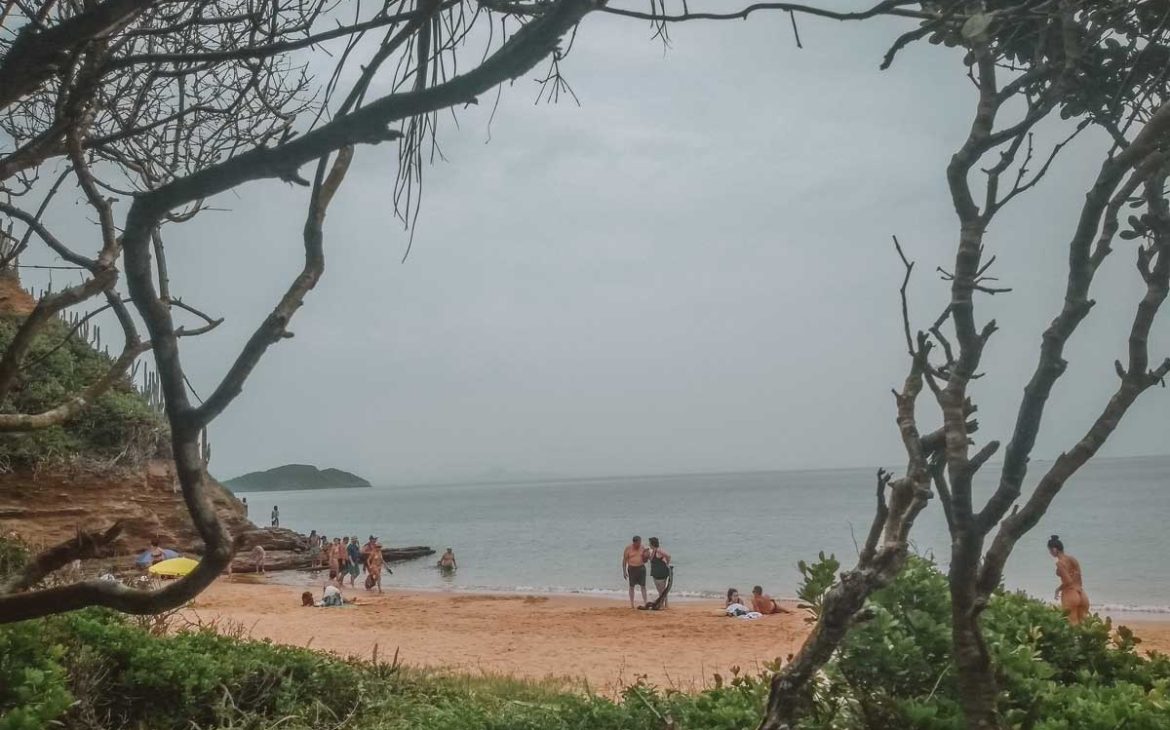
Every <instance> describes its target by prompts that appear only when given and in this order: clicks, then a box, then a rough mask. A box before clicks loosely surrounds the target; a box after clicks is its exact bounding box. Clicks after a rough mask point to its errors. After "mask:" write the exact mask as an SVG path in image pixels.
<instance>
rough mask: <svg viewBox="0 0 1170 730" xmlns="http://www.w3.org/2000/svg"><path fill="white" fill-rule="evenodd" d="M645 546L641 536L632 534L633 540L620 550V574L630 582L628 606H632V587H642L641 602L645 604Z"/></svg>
mask: <svg viewBox="0 0 1170 730" xmlns="http://www.w3.org/2000/svg"><path fill="white" fill-rule="evenodd" d="M647 552H649V551H647V550H646V548H644V547H642V538H641V537H639V536H638V535H634V538H633V540H631V541H630V544H629V545H627V546H626V549H625V550H624V551H623V552H622V575H623V576H624V577H625V578H626V579H627V580H628V581H629V582H630V608H634V587H635V586H640V587H641V588H642V604H643V605H645V604H646V602H647V601H646V554H647Z"/></svg>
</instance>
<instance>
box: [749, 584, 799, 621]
mask: <svg viewBox="0 0 1170 730" xmlns="http://www.w3.org/2000/svg"><path fill="white" fill-rule="evenodd" d="M752 610H753V611H758V612H760V613H762V614H764V615H765V616H767V615H768V614H772V613H792V612H791V611H789V610H788V609H787V608H784V607H783V606H781V605H780V603H779V602H778V601H777V600H776V599H775V598H772V597H771V596H769V595H768V594H767V593H764V589H763V588H762V587H760V586H754V587H753V588H752Z"/></svg>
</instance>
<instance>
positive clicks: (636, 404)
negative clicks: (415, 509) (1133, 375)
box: [169, 15, 1170, 483]
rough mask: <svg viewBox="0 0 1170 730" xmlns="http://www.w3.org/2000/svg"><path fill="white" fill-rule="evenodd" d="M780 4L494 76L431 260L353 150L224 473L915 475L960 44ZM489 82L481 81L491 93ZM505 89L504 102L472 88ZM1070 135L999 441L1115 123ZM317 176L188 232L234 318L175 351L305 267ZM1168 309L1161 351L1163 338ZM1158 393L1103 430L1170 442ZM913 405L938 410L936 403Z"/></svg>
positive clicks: (1101, 311)
mask: <svg viewBox="0 0 1170 730" xmlns="http://www.w3.org/2000/svg"><path fill="white" fill-rule="evenodd" d="M788 22H789V21H788V18H787V17H786V16H779V15H773V16H765V15H759V16H755V17H754V18H753V20H752V21H751V22H732V23H721V24H694V25H688V26H686V27H682V26H679V27H675V28H673V38H674V41H673V46H672V48H671V49H670V50H669V51H667V52H665V53H664V51H663V48H662V46H661V44H660V43H658V42H656V41H652V40H651V39H650V35H651V31H650V29H649V28H648V26H647V25H645V24H642V23H639V22H633V21H626V20H620V19H616V18H610V17H592V18H589V19H587V21H586V22H585V24H584V25H583V27H582V28H581V32H580V33H579V34H578V37H577V40H576V45H575V46H574V48H573V52H572V55H571V56H570V57H569V60H568V61H567V63H566V64H565V70H566V73H567V74H568V77H569V79H570V81H571V83H572V84H573V87H574V90H575V91H576V92H577V95H578V96H579V98H580V100H581V107H579V108H578V107H576V106H574V105H573V104H571V103H567V104H566V103H562V104H560V105H558V106H546V105H540V106H534V105H533V100H534V98H535V95H536V85H535V84H534V83H532V82H531V81H528V80H525V81H520V82H517V83H516V84H515V85H514V86H513V87H511V88H508V89H506V90H505V91H504V96H503V100H502V102H501V105H500V109H499V112H498V113H497V115H496V117H495V121H494V123H493V124H492V126H491V128H490V137H491V139H490V143H488V142H487V139H488V136H489V133H488V124H487V112H488V111H489V109H488V108H483V109H478V110H471V111H468V112H466V113H463V114H462V115H461V117H460V123H461V128H460V129H456V128H454V126H453V125H450V124H448V125H447V126H446V128H445V129H444V131H443V134H442V137H441V140H442V143H443V148H444V150H445V152H446V156H447V160H448V161H447V162H439V163H437V164H436V165H435V166H434V167H432V168H430V169H428V170H427V173H426V174H427V177H426V182H425V185H426V197H425V200H424V205H423V209H422V215H421V218H420V221H419V226H418V232H417V236H416V240H415V243H414V248H413V251H412V253H411V255H410V257H409V259H408V260H407V261H406V263H405V264H402V263H400V259H401V257H402V255H403V252H404V249H405V246H406V242H407V236H406V234H405V232H404V231H403V230H402V227H401V225H400V224H399V223H398V222H397V221H395V220H394V218H393V217H392V215H391V205H390V188H391V177H392V175H393V166H394V164H395V151H394V149H393V148H391V147H389V146H386V147H382V148H365V149H362V150H360V156H359V157H358V162H357V166H356V168H355V171H354V172H353V173H351V175H350V176H349V178H348V179H347V180H346V181H345V184H344V186H343V188H342V191H341V194H340V195H339V198H338V200H337V201H336V202H335V204H334V205H333V207H332V209H331V210H330V214H329V218H328V221H327V225H326V238H327V247H328V251H327V256H328V267H327V272H326V275H325V278H324V279H323V280H322V282H321V284H320V285H319V286H318V288H317V290H316V291H315V292H313V293H312V294H311V296H310V298H309V300H308V303H307V306H306V307H305V308H304V309H303V310H302V311H301V313H300V314H299V315H298V317H297V319H296V321H295V322H294V326H293V327H292V329H293V330H294V331H295V333H296V337H295V339H292V340H288V341H286V342H285V343H282V344H280V345H279V346H277V347H276V348H274V349H273V350H272V351H271V352H270V354H269V355H268V356H267V357H266V358H265V359H264V361H263V362H262V364H261V365H260V367H259V368H258V369H257V371H256V372H255V374H254V375H253V377H252V379H251V380H250V381H249V383H248V385H247V386H246V388H245V390H244V393H243V395H242V396H241V397H240V398H239V399H238V400H237V401H236V403H235V404H234V405H233V406H232V408H230V409H229V410H228V411H227V412H226V413H225V414H224V415H223V416H222V417H221V419H220V420H218V421H217V422H216V423H215V424H214V425H213V428H212V443H213V446H214V458H213V461H212V471H213V473H215V474H217V475H218V476H220V477H221V478H226V477H231V476H235V475H237V474H238V473H241V472H244V471H248V470H252V469H261V468H267V467H271V466H276V465H279V464H282V463H286V462H307V463H314V464H318V465H321V466H326V465H330V466H338V467H342V468H346V469H351V470H353V471H356V472H358V473H360V474H363V475H366V476H368V477H369V478H371V479H373V480H375V481H376V482H379V483H398V482H415V481H429V480H446V479H460V478H477V477H480V476H484V475H485V474H488V473H504V472H506V473H509V474H516V473H541V474H550V473H554V474H559V475H565V476H585V475H606V474H625V473H651V472H688V471H708V470H751V469H772V468H817V467H835V466H879V465H884V466H897V465H898V464H899V462H900V457H899V454H900V448H899V444H898V440H897V433H896V429H895V426H894V422H893V419H894V409H893V402H892V397H891V395H890V388H891V387H892V386H895V385H897V384H898V383H899V382H900V381H901V379H902V378H903V377H904V372H905V368H906V363H905V359H904V352H903V345H902V344H901V334H900V324H899V318H898V302H897V286H898V283H899V281H900V277H901V267H900V264H899V263H898V260H897V258H896V256H895V254H894V251H893V249H892V246H891V244H890V234H892V233H896V234H898V236H899V238H900V239H901V240H902V242H903V244H904V245H905V247H906V249H907V252H908V254H909V255H910V256H911V257H912V258H914V259H917V260H918V261H919V275H918V276H917V277H916V279H915V280H914V286H913V291H912V297H913V302H912V303H913V306H914V316H915V319H916V321H917V322H918V323H920V324H922V325H924V326H925V325H926V324H927V323H928V322H929V320H931V319H933V317H934V316H935V315H936V314H937V313H938V312H939V311H940V308H941V306H942V302H943V301H945V297H946V289H945V285H944V284H942V283H940V282H939V281H938V280H937V278H936V277H935V276H933V275H932V274H931V272H932V271H933V270H934V267H935V266H937V265H940V264H942V265H946V266H948V267H949V262H950V260H951V258H952V256H953V247H954V242H955V238H956V236H955V222H954V214H953V212H952V209H951V207H950V204H949V198H948V196H947V195H946V191H945V187H944V185H943V182H944V177H943V172H944V167H945V164H946V161H947V159H948V157H949V155H950V153H951V151H953V149H954V148H955V147H956V146H957V145H958V144H959V143H960V140H961V139H962V137H963V136H964V134H965V131H966V128H967V127H968V125H969V122H968V119H969V117H970V114H971V109H972V105H973V92H972V90H971V89H970V87H969V85H968V83H967V82H966V80H965V78H964V77H963V73H962V67H961V65H960V63H959V59H958V58H957V57H956V56H955V55H954V54H952V53H950V52H948V51H945V50H943V49H939V48H935V47H930V46H923V47H921V48H916V49H912V50H910V51H908V52H906V53H905V54H904V56H903V57H902V58H901V60H900V61H899V62H898V63H897V64H896V65H895V67H894V68H893V69H892V70H890V71H887V72H879V71H878V70H877V66H878V63H879V61H880V59H881V56H882V53H883V52H884V51H885V48H886V46H887V45H888V43H889V41H890V39H891V38H893V37H894V36H895V34H896V32H897V30H898V28H900V27H901V26H900V25H898V24H896V23H887V22H873V23H868V24H859V25H838V24H833V23H829V22H822V21H814V20H805V21H803V22H802V23H801V31H802V37H803V40H804V44H805V48H804V50H798V49H797V48H796V47H795V45H794V43H793V42H792V36H791V30H790V28H789V25H788ZM485 102H490V99H486V100H485ZM483 106H484V107H490V103H484V104H483ZM1100 142H1101V140H1099V139H1089V138H1086V139H1084V140H1082V141H1080V142H1079V143H1078V145H1077V146H1076V147H1075V149H1073V150H1072V151H1071V152H1070V153H1069V154H1068V155H1066V156H1065V158H1064V159H1062V160H1061V161H1060V163H1059V164H1058V166H1057V167H1056V168H1055V170H1054V173H1053V175H1052V176H1051V178H1050V179H1049V180H1048V181H1047V182H1046V183H1045V184H1044V185H1043V186H1042V187H1041V188H1040V189H1038V190H1036V191H1034V193H1032V194H1031V195H1029V196H1027V197H1026V198H1025V199H1024V200H1021V201H1020V203H1018V204H1017V205H1016V207H1015V208H1014V209H1013V210H1011V211H1009V212H1007V213H1005V214H1004V215H1003V216H1002V217H1001V219H1000V220H999V221H998V222H997V224H996V226H995V228H994V229H993V230H992V231H991V237H990V241H991V246H992V247H993V248H994V250H993V251H992V253H995V254H997V255H998V256H999V258H1000V263H999V264H998V267H997V268H998V273H999V274H1000V275H1001V276H1002V277H1003V280H1004V283H1005V284H1006V285H1009V286H1015V287H1017V290H1016V292H1015V293H1013V294H1009V295H1006V296H1001V297H999V298H998V299H997V300H996V301H992V302H983V303H982V306H983V309H982V313H983V314H984V315H993V316H996V317H997V318H998V319H999V322H1000V325H1001V327H1002V331H1001V332H1000V333H999V334H998V335H997V336H996V338H995V339H994V341H993V344H992V347H991V350H990V352H989V354H988V356H987V359H986V365H987V371H988V375H987V377H986V378H985V379H983V380H980V381H978V384H977V385H976V386H975V388H974V391H975V396H976V397H977V398H978V401H979V403H980V406H981V414H980V418H981V421H982V423H983V430H982V431H981V433H980V434H979V435H980V436H981V437H982V438H989V437H997V438H1001V439H1006V437H1007V436H1008V435H1009V434H1008V429H1009V428H1010V424H1011V417H1012V416H1013V415H1014V409H1015V407H1016V404H1017V399H1018V396H1019V394H1020V392H1021V390H1022V388H1023V384H1024V382H1025V381H1026V379H1027V376H1028V374H1030V371H1031V366H1032V364H1033V363H1034V361H1035V352H1036V346H1037V344H1038V343H1039V334H1040V331H1041V329H1042V328H1043V326H1044V325H1045V323H1046V322H1047V321H1048V320H1049V319H1050V318H1051V317H1052V316H1053V315H1054V314H1055V313H1056V311H1057V309H1058V307H1059V304H1060V302H1061V291H1062V286H1063V273H1062V271H1061V266H1062V265H1063V262H1064V260H1065V258H1066V253H1065V249H1064V248H1063V246H1064V241H1065V239H1066V238H1067V236H1068V234H1069V232H1070V231H1071V230H1072V227H1073V224H1074V221H1075V218H1074V214H1075V211H1076V209H1077V206H1078V205H1079V202H1080V201H1081V200H1082V198H1083V195H1084V191H1085V190H1086V189H1087V184H1088V180H1089V179H1090V177H1089V176H1090V175H1091V174H1092V173H1093V169H1094V168H1095V165H1096V162H1095V160H1096V159H1097V156H1098V155H1099V154H1100V153H1101V150H1102V146H1101V144H1100ZM305 197H306V195H305V193H304V191H303V190H301V189H295V188H290V187H287V186H284V185H282V184H272V183H266V184H256V185H252V186H250V187H248V188H245V189H243V190H241V191H239V192H238V194H237V195H234V196H225V197H224V198H223V199H221V200H218V201H217V203H218V204H219V205H221V206H224V207H229V208H231V211H230V212H226V213H212V214H208V215H205V216H203V217H202V218H200V219H199V221H198V222H197V223H195V224H192V225H188V226H185V227H182V228H181V229H180V228H178V227H176V228H175V230H174V231H172V232H171V233H170V238H169V240H170V243H171V251H172V253H171V254H170V255H171V260H170V263H171V268H172V274H173V278H174V282H175V283H174V288H175V290H176V291H177V292H178V293H181V294H182V295H183V296H184V298H185V299H186V300H188V301H190V302H192V303H195V304H197V305H199V306H202V307H205V308H207V309H212V310H217V311H218V312H220V313H222V315H223V316H225V317H227V322H226V323H225V324H224V325H223V326H222V327H221V328H220V330H219V331H217V332H216V333H215V334H214V335H212V336H210V337H206V338H199V339H198V341H192V342H185V343H184V344H185V347H186V350H185V355H184V357H185V362H186V364H187V367H188V370H189V372H190V373H191V376H192V380H193V382H194V383H195V385H196V387H197V388H200V389H201V390H203V391H206V390H210V389H211V386H212V385H213V384H214V382H216V380H217V378H218V377H219V376H220V374H221V373H222V372H223V371H224V370H225V369H226V366H227V364H228V363H229V362H230V358H232V357H234V354H235V352H236V351H237V350H238V348H239V346H240V345H241V344H242V342H243V341H244V339H245V338H246V337H247V335H248V334H249V333H250V331H251V328H252V327H254V326H255V324H256V323H257V322H259V320H260V319H261V318H262V317H263V316H264V315H265V314H266V313H267V311H268V309H269V308H270V307H271V305H272V304H273V303H274V302H275V300H276V298H277V297H278V296H279V294H280V292H281V291H282V290H283V288H284V287H285V286H286V285H287V282H288V281H289V278H290V277H291V276H292V275H293V274H294V272H295V271H297V270H298V268H299V266H300V258H299V257H300V227H301V222H302V216H303V205H304V199H305ZM1132 260H1133V257H1132V251H1131V250H1130V249H1128V248H1127V247H1124V246H1122V247H1119V250H1118V253H1117V254H1116V255H1115V256H1114V257H1113V260H1111V261H1110V262H1109V263H1108V265H1107V266H1106V268H1105V270H1104V271H1103V273H1102V275H1101V277H1100V278H1101V281H1100V285H1099V286H1098V288H1097V290H1096V296H1097V298H1098V299H1099V300H1100V305H1099V306H1098V308H1097V309H1096V310H1095V312H1094V314H1093V315H1092V318H1091V320H1090V321H1089V322H1088V323H1087V324H1086V325H1085V327H1084V328H1083V331H1082V332H1081V333H1080V334H1079V335H1078V338H1077V340H1076V343H1075V344H1074V345H1073V346H1072V348H1071V352H1070V353H1069V360H1070V361H1071V363H1072V367H1071V369H1070V371H1069V374H1068V375H1067V376H1066V377H1065V379H1064V380H1063V381H1062V382H1061V384H1060V385H1059V388H1058V392H1057V396H1058V397H1057V398H1056V399H1055V400H1054V402H1053V403H1052V407H1051V409H1050V411H1049V416H1048V422H1047V424H1048V429H1047V431H1046V434H1045V436H1044V437H1043V438H1042V439H1041V441H1040V444H1039V447H1038V450H1037V454H1038V455H1039V456H1052V455H1055V454H1056V453H1057V452H1058V451H1059V450H1060V449H1061V448H1064V447H1067V446H1068V445H1071V443H1072V442H1073V441H1074V440H1075V439H1076V438H1077V437H1078V434H1080V433H1081V432H1082V431H1083V430H1084V429H1085V428H1086V427H1087V426H1088V424H1089V422H1090V419H1091V418H1092V416H1093V415H1094V413H1095V411H1096V410H1097V409H1099V408H1100V407H1101V406H1102V405H1103V404H1104V402H1105V399H1106V398H1107V397H1108V393H1109V392H1110V391H1111V389H1112V388H1113V386H1114V385H1115V382H1116V378H1115V376H1114V375H1113V366H1112V363H1113V360H1114V359H1115V358H1116V357H1118V356H1119V355H1121V354H1122V353H1123V352H1124V342H1125V336H1126V331H1127V327H1128V317H1129V316H1130V315H1129V313H1130V311H1131V310H1132V306H1133V304H1134V303H1135V302H1136V301H1137V299H1138V297H1139V296H1140V293H1139V290H1138V284H1139V281H1138V278H1137V275H1136V272H1135V271H1134V269H1133V266H1132ZM1166 321H1167V320H1166V318H1163V322H1162V323H1161V324H1160V326H1159V328H1158V329H1157V331H1156V340H1155V345H1156V347H1155V350H1154V354H1157V355H1162V354H1168V353H1170V337H1168V336H1167V335H1168V334H1170V332H1168V329H1170V325H1167V324H1166ZM1168 398H1170V396H1168V395H1167V394H1166V393H1165V392H1163V391H1153V392H1151V393H1150V394H1149V395H1148V397H1146V398H1145V399H1144V400H1143V401H1142V402H1141V403H1140V404H1139V405H1138V406H1137V407H1136V408H1135V411H1134V412H1133V414H1132V417H1131V418H1130V419H1129V420H1128V421H1127V422H1126V423H1125V424H1124V425H1123V426H1122V428H1121V429H1120V430H1119V432H1118V434H1117V436H1116V438H1115V441H1114V442H1113V444H1112V445H1111V446H1110V448H1109V450H1108V453H1111V454H1114V455H1127V454H1149V453H1166V452H1168V451H1170V447H1168V439H1167V429H1166V414H1167V412H1168V403H1170V401H1168V400H1167V399H1168ZM927 400H928V399H927V398H924V399H923V403H924V405H923V406H922V407H921V408H920V414H921V422H922V424H923V426H924V427H933V426H934V425H935V424H937V422H938V420H937V412H936V408H935V407H934V406H933V404H932V403H929V402H927Z"/></svg>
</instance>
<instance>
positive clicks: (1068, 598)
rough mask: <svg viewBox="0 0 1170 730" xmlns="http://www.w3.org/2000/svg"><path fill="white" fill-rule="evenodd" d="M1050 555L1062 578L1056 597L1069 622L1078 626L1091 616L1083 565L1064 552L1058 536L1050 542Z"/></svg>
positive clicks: (1053, 537) (1050, 539) (1054, 536)
mask: <svg viewBox="0 0 1170 730" xmlns="http://www.w3.org/2000/svg"><path fill="white" fill-rule="evenodd" d="M1048 553H1049V554H1050V555H1052V557H1054V558H1056V574H1057V575H1058V576H1059V577H1060V585H1059V586H1058V587H1057V588H1056V596H1055V597H1056V598H1057V599H1059V600H1060V605H1061V608H1063V609H1064V612H1065V614H1067V615H1068V622H1069V623H1070V624H1072V625H1073V626H1076V625H1077V624H1079V623H1080V622H1081V621H1084V620H1085V617H1086V616H1088V615H1089V596H1088V595H1087V594H1086V593H1085V587H1084V584H1083V582H1082V578H1081V564H1080V563H1078V562H1077V559H1076V558H1074V557H1073V556H1071V555H1069V554H1068V553H1066V552H1065V551H1064V543H1063V542H1061V541H1060V538H1059V537H1058V536H1056V535H1053V536H1052V537H1051V538H1049V540H1048Z"/></svg>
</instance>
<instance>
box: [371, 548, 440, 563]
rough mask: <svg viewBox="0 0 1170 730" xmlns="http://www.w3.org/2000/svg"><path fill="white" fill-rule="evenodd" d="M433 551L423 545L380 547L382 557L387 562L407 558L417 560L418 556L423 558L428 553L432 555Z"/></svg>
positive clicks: (402, 560)
mask: <svg viewBox="0 0 1170 730" xmlns="http://www.w3.org/2000/svg"><path fill="white" fill-rule="evenodd" d="M434 554H435V551H434V550H432V549H431V548H429V547H426V546H423V545H415V546H413V547H404V548H382V558H383V559H385V561H386V562H387V563H401V562H404V561H407V560H417V559H418V558H425V557H426V556H428V555H434Z"/></svg>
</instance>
